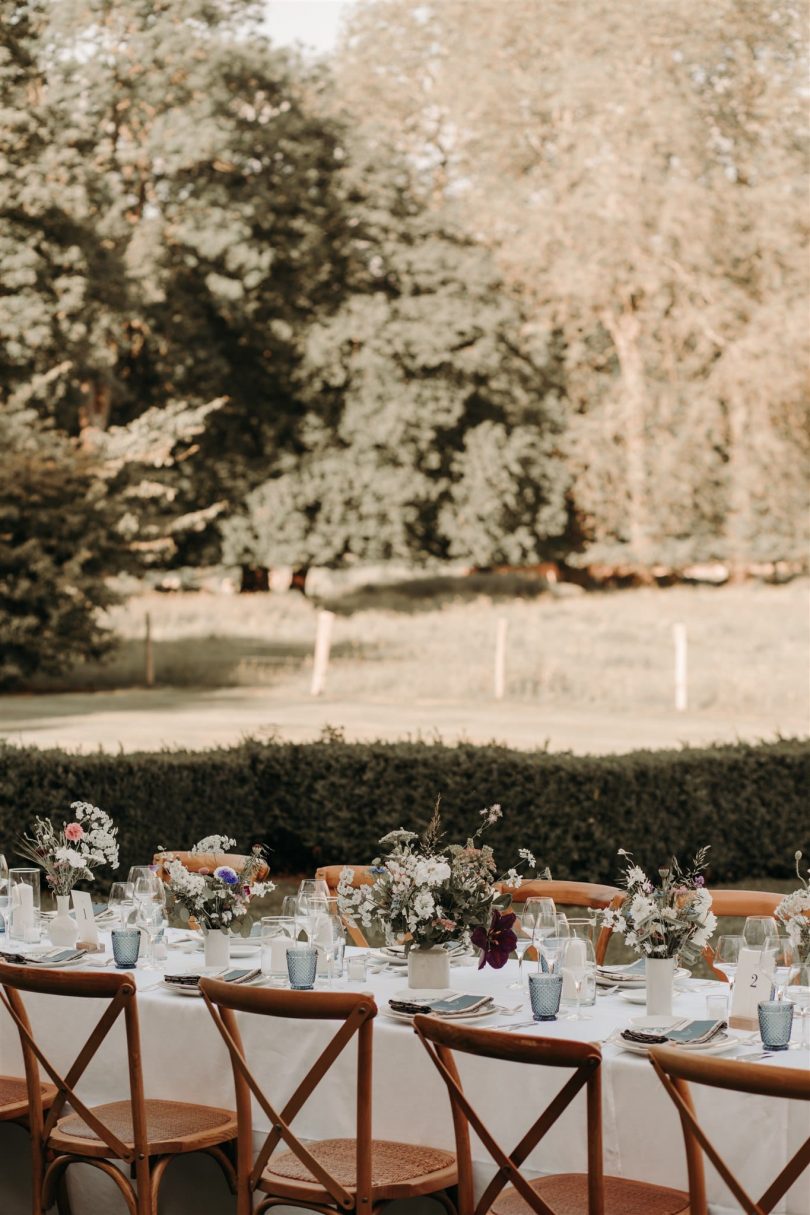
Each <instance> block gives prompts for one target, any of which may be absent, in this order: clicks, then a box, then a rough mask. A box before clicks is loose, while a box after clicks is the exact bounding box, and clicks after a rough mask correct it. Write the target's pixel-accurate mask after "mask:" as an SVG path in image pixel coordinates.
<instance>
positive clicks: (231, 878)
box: [163, 835, 274, 936]
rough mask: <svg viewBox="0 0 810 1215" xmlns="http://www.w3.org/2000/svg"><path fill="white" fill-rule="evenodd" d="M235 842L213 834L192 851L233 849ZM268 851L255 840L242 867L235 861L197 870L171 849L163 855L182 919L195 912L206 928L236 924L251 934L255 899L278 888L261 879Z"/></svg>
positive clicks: (169, 887) (243, 932)
mask: <svg viewBox="0 0 810 1215" xmlns="http://www.w3.org/2000/svg"><path fill="white" fill-rule="evenodd" d="M235 844H236V840H232V839H229V838H228V837H227V836H225V835H209V836H206V838H205V839H202V840H200V841H199V843H197V844H195V845H194V847H193V848H192V849H191V851H192V853H194V854H196V855H199V854H201V853H202V854H207V853H216V852H229V851H230V849H231V848H233V847H234V845H235ZM265 852H266V849H265V848H264V846H263V845H262V844H254V845H253V847H252V849H251V851H250V856H249V857H248V859H247V862H246V863H245V865H244V866H243V867H242V868H241V869H240V870H238V871H237V870H236V869H234V868H233V867H232V866H231V865H218V866H217V867H216V869H214V870H213V871H211V870H208V869H200V870H199V871H197V872H193V871H192V870H190V869H187V868H186V866H185V865H184V864H183V862H182V861H179V860H177V858H176V857H173V856H172V854H171V852H167V853H166V854H165V855H164V857H163V866H164V870H165V873H166V875H167V878H168V880H167V882H166V889H167V890H168V891H169V892H170V893H171V895H172V896H173V898H174V902H175V905H176V906H177V908H178V912H179V916H180V919H181V920H183V921H184V923H188V921H189V920H190V919H191V917H192V916H193V917H194V919H195V920H196V921H197V923H198V924H199V925H200V927H201V928H203V930H208V929H222V930H224V931H225V932H231V931H233V929H234V927H236V928H237V929H238V931H239V932H240V934H241V935H242V936H249V935H250V930H251V927H252V924H251V920H250V917H249V916H248V914H247V912H248V907H249V905H250V901H251V899H254V898H258V897H261V896H262V895H265V894H269V893H270V891H271V890H273V889H274V883H273V882H270V881H260V880H259V874H260V873H262V872H264V871H265V865H266V862H265Z"/></svg>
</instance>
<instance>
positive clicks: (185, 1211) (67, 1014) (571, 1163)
mask: <svg viewBox="0 0 810 1215" xmlns="http://www.w3.org/2000/svg"><path fill="white" fill-rule="evenodd" d="M514 967H515V964H514V963H510V964H509V966H508V967H507V968H505V969H504V970H502V971H492V970H490V969H486V970H483V971H478V970H477V969H476V968H475V966H460V967H455V968H454V969H453V971H452V982H453V986H454V987H456V988H457V989H459V990H464V991H470V992H478V991H486V992H492V993H493V994H495V995H496V997H497V998H498V999H499V1000H500V1001H502V1002H503V1003H504V1004H513V1003H516V1002H517V1001H518V1000H519V999H520V998H521V996H520V992H516V991H510V990H508V988H507V985H508V984H509V983H510V981H512V980H514V978H515V969H514ZM158 977H159V976H156V974H155V972H154V971H152V972H150V971H145V970H139V971H137V972H136V978H137V982H138V985H139V988H141V989H143V990H142V994H141V996H140V997H139V1008H140V1021H141V1036H142V1046H143V1059H144V1071H145V1078H146V1090H147V1095H148V1096H150V1097H156V1098H174V1099H175V1100H186V1101H196V1102H202V1103H208V1104H211V1105H220V1106H232V1105H233V1085H232V1076H231V1069H230V1065H229V1062H228V1058H227V1054H226V1050H225V1047H224V1044H223V1043H222V1041H221V1039H220V1037H219V1035H218V1033H217V1031H216V1028H215V1026H214V1024H213V1022H212V1021H211V1018H210V1015H209V1013H208V1011H207V1009H206V1007H205V1005H204V1003H203V1002H202V1000H200V999H195V998H193V997H189V996H182V995H178V994H176V993H174V992H171V991H166V990H162V989H160V988H155V987H154V986H153V984H154V983H155V982H156V979H157V978H158ZM404 985H405V980H404V977H403V976H397V975H393V976H392V975H390V974H380V975H372V976H370V978H369V980H368V982H367V983H366V984H364V985H362V987H361V985H360V984H348V983H346V982H343V983H342V984H340V986H342V987H343V988H344V989H346V990H361V989H365V990H370V991H372V992H373V993H374V995H375V997H376V999H377V1003H378V1006H379V1007H380V1008H382V1007H383V1006H384V1004H385V1003H386V1002H387V1000H388V999H389V998H390V997H391V996H392V995H394V993H396V992H399V991H401V990H402V989H403V987H404ZM717 989H718V990H719V989H720V987H719V985H717ZM709 990H711V987H709V986H707V985H705V984H704V985H700V987H695V988H693V989H692V990H690V991H689V992H687V993H684V994H680V995H678V996H677V997H676V1003H675V1007H674V1012H675V1013H676V1014H684V1015H687V1014H688V1015H695V1016H701V1015H704V1007H705V996H706V992H707V991H709ZM26 1001H27V1006H28V1009H29V1014H30V1016H31V1020H32V1023H33V1027H34V1031H35V1033H36V1035H37V1036H38V1038H39V1041H40V1043H41V1045H42V1046H43V1048H44V1050H45V1051H46V1053H47V1054H48V1055H49V1056H50V1058H51V1059H52V1060H53V1062H54V1063H55V1064H56V1065H57V1066H59V1067H67V1065H68V1063H69V1062H70V1061H71V1060H72V1059H73V1057H74V1056H75V1053H76V1051H77V1050H78V1047H79V1045H80V1044H81V1042H82V1041H83V1040H84V1038H85V1037H86V1036H87V1034H88V1033H89V1030H90V1028H91V1025H92V1024H93V1023H94V1022H95V1021H96V1020H97V1018H98V1016H99V1014H100V1011H101V1006H100V1005H99V1003H98V1002H97V1001H92V1000H84V1001H79V1000H66V999H64V998H56V997H32V996H27V997H26ZM526 1003H528V1001H526ZM589 1011H590V1012H591V1014H592V1019H591V1020H587V1021H579V1022H574V1021H570V1020H561V1021H557V1022H554V1023H544V1024H542V1025H537V1026H534V1027H532V1028H531V1029H528V1030H526V1031H525V1032H528V1033H533V1034H538V1035H541V1034H542V1035H548V1036H553V1037H558V1038H579V1039H584V1040H589V1041H600V1042H604V1041H605V1039H607V1038H608V1037H609V1036H610V1034H611V1033H612V1032H613V1031H614V1030H615V1029H616V1028H623V1027H624V1026H626V1025H627V1024H628V1022H629V1020H630V1018H631V1017H633V1016H637V1015H640V1014H643V1013H644V1008H643V1006H642V1007H639V1006H633V1005H631V1004H628V1003H626V1002H625V1001H623V1000H622V999H621V998H620V997H619V996H618V995H615V994H614V995H609V996H600V997H599V998H598V1000H597V1004H596V1006H595V1007H594V1008H592V1009H590V1010H589ZM526 1019H527V1016H526V1015H521V1016H519V1017H515V1018H509V1017H506V1016H494V1017H493V1018H492V1023H496V1022H497V1023H501V1024H506V1023H510V1022H514V1021H518V1020H520V1021H523V1020H526ZM486 1023H487V1022H481V1024H486ZM242 1032H243V1036H244V1040H245V1048H246V1051H247V1054H248V1058H249V1060H250V1062H251V1065H252V1067H253V1070H254V1074H255V1075H256V1076H257V1078H258V1079H259V1081H260V1082H261V1083H263V1084H264V1085H265V1087H266V1091H267V1092H268V1095H269V1096H270V1098H271V1100H272V1101H273V1102H274V1103H275V1104H276V1105H277V1106H279V1105H281V1104H283V1102H284V1100H285V1099H286V1097H287V1096H288V1095H289V1094H290V1093H291V1092H292V1091H293V1089H294V1088H295V1086H296V1083H297V1081H298V1080H299V1079H300V1077H301V1075H302V1074H303V1071H304V1070H305V1069H306V1065H307V1061H311V1060H312V1059H314V1058H315V1056H316V1054H317V1053H319V1051H320V1050H321V1049H322V1047H323V1045H324V1044H325V1042H326V1040H327V1039H328V1037H329V1036H330V1034H331V1032H333V1030H332V1029H330V1027H329V1026H328V1025H325V1024H323V1023H320V1022H294V1021H270V1020H268V1019H265V1018H258V1017H256V1018H245V1019H243V1021H242ZM795 1033H796V1034H798V1028H797V1029H796V1030H795ZM123 1043H124V1039H123V1026H122V1025H121V1024H119V1025H118V1026H116V1029H115V1031H114V1032H113V1034H112V1035H111V1036H110V1037H109V1038H108V1039H107V1041H106V1042H105V1044H104V1046H103V1047H102V1049H101V1050H100V1052H99V1054H98V1055H97V1056H96V1059H95V1060H94V1062H93V1065H92V1066H91V1068H90V1070H89V1071H88V1073H87V1074H86V1077H85V1080H84V1083H83V1087H80V1092H82V1093H83V1096H84V1100H85V1101H87V1102H89V1103H90V1104H97V1103H101V1102H104V1101H112V1100H117V1099H121V1098H123V1097H125V1096H126V1095H127V1092H128V1090H127V1078H126V1055H125V1051H124V1045H123ZM459 1062H460V1069H461V1074H462V1079H463V1081H464V1083H465V1086H466V1088H467V1090H468V1092H469V1095H470V1098H471V1100H472V1103H473V1105H474V1106H475V1107H476V1109H478V1110H479V1112H481V1113H482V1114H483V1115H484V1116H485V1119H486V1121H487V1122H488V1124H489V1126H490V1128H491V1130H492V1131H493V1133H494V1134H495V1136H496V1138H498V1139H499V1140H500V1141H501V1142H502V1143H503V1144H504V1146H505V1147H507V1149H509V1148H511V1147H512V1146H513V1145H514V1144H515V1143H517V1141H518V1140H519V1139H520V1137H521V1136H522V1134H523V1133H524V1131H525V1130H526V1128H527V1126H528V1125H529V1124H530V1123H531V1122H532V1121H533V1119H534V1118H535V1117H536V1116H537V1112H538V1111H539V1110H540V1108H541V1107H543V1106H545V1105H547V1104H548V1102H549V1100H550V1098H551V1097H552V1095H553V1094H554V1093H555V1092H556V1091H557V1090H558V1089H559V1087H560V1084H561V1081H562V1078H563V1077H564V1075H565V1074H566V1073H561V1072H558V1071H553V1070H551V1069H543V1068H540V1067H537V1068H533V1067H526V1066H519V1065H513V1064H509V1065H504V1064H498V1063H492V1062H488V1061H486V1060H482V1059H477V1058H467V1057H459ZM772 1063H775V1064H778V1065H781V1066H784V1065H786V1066H791V1067H797V1068H805V1069H806V1068H810V1052H807V1051H789V1052H785V1053H783V1054H781V1055H778V1056H773V1057H772V1058H771V1059H770V1060H768V1059H766V1060H762V1061H761V1063H760V1064H759V1065H760V1066H762V1067H768V1066H770V1065H771V1064H772ZM354 1068H355V1055H354V1051H353V1050H352V1049H351V1048H349V1049H348V1050H347V1051H345V1052H344V1054H343V1056H341V1058H340V1059H339V1060H338V1061H337V1063H336V1064H335V1065H334V1067H333V1068H332V1070H331V1071H330V1072H329V1074H328V1076H327V1078H326V1080H325V1081H324V1082H323V1084H322V1085H321V1087H320V1088H319V1089H318V1090H316V1092H315V1094H313V1096H312V1097H311V1098H310V1100H309V1102H308V1103H307V1104H306V1105H305V1107H304V1109H303V1110H302V1111H301V1113H300V1114H299V1115H298V1118H297V1119H296V1121H295V1127H296V1130H297V1131H298V1133H299V1134H300V1135H301V1136H302V1138H308V1139H315V1138H322V1137H323V1138H325V1137H335V1136H344V1135H345V1136H351V1135H352V1134H353V1133H354ZM20 1072H21V1062H20V1054H19V1043H18V1040H17V1036H16V1030H15V1028H14V1026H13V1024H12V1023H11V1021H10V1018H9V1017H8V1015H7V1013H6V1012H5V1010H2V1009H0V1073H5V1074H20ZM373 1092H374V1113H373V1116H374V1134H375V1135H376V1136H377V1137H378V1138H385V1139H397V1140H401V1141H405V1142H412V1143H425V1144H431V1145H433V1146H437V1147H446V1148H449V1149H452V1147H453V1136H452V1126H451V1121H450V1111H449V1103H448V1099H447V1095H446V1090H445V1088H444V1086H443V1084H442V1082H441V1080H440V1078H439V1076H438V1074H437V1073H436V1071H435V1069H434V1067H433V1064H432V1063H431V1062H430V1060H429V1059H428V1057H427V1055H426V1053H425V1051H424V1048H423V1047H422V1045H421V1044H420V1042H419V1041H418V1039H417V1038H416V1036H415V1034H414V1033H413V1030H412V1029H411V1027H410V1026H409V1025H405V1024H400V1023H396V1022H394V1021H392V1020H389V1019H387V1018H386V1017H384V1016H383V1015H380V1016H378V1017H377V1019H376V1022H375V1030H374V1084H373ZM695 1097H696V1104H697V1110H698V1115H699V1116H700V1117H701V1119H702V1121H703V1124H704V1126H705V1128H706V1130H707V1132H708V1134H709V1136H710V1137H711V1138H712V1139H713V1140H714V1142H715V1144H716V1145H717V1147H718V1149H719V1150H720V1151H721V1153H722V1154H723V1155H724V1156H725V1158H726V1159H727V1160H728V1161H729V1163H730V1164H731V1165H732V1167H733V1168H734V1169H735V1171H736V1173H737V1175H738V1176H739V1178H740V1180H741V1181H742V1183H743V1184H744V1185H746V1186H747V1187H749V1188H750V1190H751V1192H752V1193H753V1195H754V1196H755V1197H756V1196H758V1195H759V1194H760V1193H761V1192H762V1191H763V1190H764V1189H765V1188H766V1187H767V1186H768V1185H769V1184H770V1182H771V1181H772V1180H773V1177H774V1176H775V1175H776V1173H777V1172H778V1170H779V1168H781V1166H782V1164H783V1163H784V1162H785V1161H786V1159H787V1157H788V1154H789V1153H792V1152H793V1151H794V1150H795V1149H796V1147H797V1146H798V1145H799V1144H800V1143H801V1142H802V1141H803V1140H804V1138H805V1137H806V1136H807V1134H808V1133H809V1132H810V1103H806V1102H805V1103H801V1102H790V1101H782V1100H774V1099H764V1098H758V1097H752V1096H746V1095H739V1094H735V1093H728V1092H722V1091H720V1090H708V1089H703V1090H701V1089H696V1090H695ZM603 1115H604V1145H605V1171H606V1173H612V1174H616V1175H620V1176H624V1177H632V1178H638V1179H640V1180H645V1181H655V1182H658V1183H660V1184H662V1185H670V1186H675V1187H678V1188H683V1189H686V1185H687V1183H686V1169H685V1159H684V1151H683V1139H682V1134H681V1130H680V1124H679V1122H678V1119H677V1116H676V1112H675V1109H674V1107H673V1105H672V1103H671V1101H670V1099H669V1097H668V1096H667V1095H666V1093H665V1092H664V1090H663V1088H662V1086H661V1084H660V1082H659V1080H658V1079H657V1077H656V1075H655V1073H654V1072H653V1069H652V1067H651V1066H650V1064H649V1062H648V1061H647V1059H646V1058H642V1057H639V1056H636V1055H632V1054H629V1053H627V1052H624V1051H622V1050H620V1049H619V1048H617V1047H616V1046H613V1045H611V1044H607V1045H605V1046H604V1067H603ZM256 1130H257V1132H261V1131H263V1130H266V1120H265V1119H264V1116H263V1115H262V1114H261V1112H260V1111H258V1112H257V1119H256ZM584 1136H585V1120H584V1097H583V1095H582V1094H580V1096H579V1097H578V1098H577V1099H576V1101H575V1102H574V1104H573V1105H572V1106H571V1107H570V1108H569V1110H568V1111H566V1113H565V1114H564V1115H563V1117H562V1119H561V1120H560V1121H559V1122H558V1123H557V1125H556V1126H555V1127H554V1128H553V1130H552V1131H551V1133H550V1134H549V1135H548V1136H547V1138H546V1139H545V1140H544V1141H543V1142H542V1143H541V1145H540V1146H539V1147H538V1149H537V1150H536V1151H535V1152H534V1153H533V1155H532V1156H531V1157H530V1159H529V1161H528V1162H527V1164H528V1171H529V1172H565V1171H571V1170H581V1169H583V1168H584V1166H585V1142H584ZM24 1145H25V1138H24V1134H23V1132H22V1131H20V1130H19V1129H17V1128H11V1127H2V1126H0V1211H2V1212H3V1215H23V1213H24V1212H27V1211H28V1210H30V1202H29V1199H28V1198H27V1197H26V1194H27V1187H28V1176H27V1169H28V1162H27V1154H26V1151H25V1146H24ZM473 1154H474V1158H475V1161H476V1166H477V1167H479V1166H480V1169H481V1179H482V1181H483V1180H485V1178H486V1176H487V1175H491V1171H492V1169H491V1163H490V1161H489V1160H488V1158H487V1156H486V1153H485V1152H484V1150H483V1148H482V1147H481V1145H480V1144H479V1143H478V1142H477V1141H476V1140H474V1141H473ZM71 1172H72V1175H73V1178H72V1182H71V1189H72V1194H73V1195H74V1196H75V1199H76V1201H75V1205H74V1210H75V1211H76V1212H77V1215H113V1212H115V1211H116V1210H117V1209H118V1205H117V1204H118V1200H117V1199H116V1198H115V1197H114V1196H113V1187H112V1186H111V1185H110V1183H109V1182H107V1181H106V1179H104V1178H101V1177H99V1176H98V1175H97V1174H95V1173H94V1174H92V1175H91V1174H90V1173H89V1170H86V1169H85V1168H84V1167H80V1168H74V1169H73V1170H72V1171H71ZM81 1174H84V1176H81ZM173 1174H174V1175H173ZM708 1186H709V1198H710V1203H711V1210H712V1213H713V1215H732V1213H733V1212H736V1211H738V1209H739V1208H738V1207H736V1205H735V1204H734V1202H733V1199H732V1198H731V1196H730V1195H729V1193H728V1191H727V1189H726V1188H725V1186H724V1185H723V1184H722V1183H721V1181H720V1180H719V1178H718V1177H717V1176H716V1174H715V1173H714V1171H713V1170H712V1169H711V1168H709V1169H708ZM162 1197H163V1201H162V1208H161V1210H162V1215H164V1212H165V1215H226V1213H227V1212H230V1211H232V1210H233V1201H232V1199H231V1197H230V1195H229V1194H228V1192H227V1190H226V1188H225V1185H224V1182H223V1181H222V1180H221V1176H220V1175H219V1174H218V1173H217V1169H216V1166H215V1165H214V1164H213V1163H211V1162H209V1161H207V1160H205V1161H203V1160H202V1158H201V1157H195V1158H193V1159H192V1160H191V1161H184V1162H180V1163H179V1164H177V1165H175V1166H173V1167H172V1169H170V1170H169V1173H168V1174H167V1181H166V1183H165V1190H164V1192H163V1195H162ZM121 1209H123V1208H121ZM777 1211H778V1212H779V1213H782V1215H810V1182H808V1176H807V1174H805V1176H804V1177H803V1178H802V1179H801V1180H800V1182H799V1183H797V1184H796V1185H795V1186H794V1187H793V1189H792V1190H791V1191H790V1193H789V1194H788V1195H787V1197H786V1199H785V1201H784V1202H783V1203H782V1204H781V1205H780V1206H779V1207H778V1208H777Z"/></svg>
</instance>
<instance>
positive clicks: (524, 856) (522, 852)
mask: <svg viewBox="0 0 810 1215" xmlns="http://www.w3.org/2000/svg"><path fill="white" fill-rule="evenodd" d="M518 856H519V857H520V859H521V860H522V861H525V862H526V864H527V865H529V866H530V867H531V868H532V869H534V867H535V865H536V864H537V861H536V860H535V859H534V855H533V854H532V853H531V852H530V851H529V849H528V848H518Z"/></svg>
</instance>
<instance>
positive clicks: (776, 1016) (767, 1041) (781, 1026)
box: [757, 1000, 793, 1050]
mask: <svg viewBox="0 0 810 1215" xmlns="http://www.w3.org/2000/svg"><path fill="white" fill-rule="evenodd" d="M757 1012H758V1013H759V1032H760V1036H761V1038H762V1045H763V1046H764V1047H765V1049H766V1050H787V1048H788V1046H789V1044H790V1031H791V1030H792V1028H793V1001H792V1000H762V1001H760V1003H759V1004H758V1005H757Z"/></svg>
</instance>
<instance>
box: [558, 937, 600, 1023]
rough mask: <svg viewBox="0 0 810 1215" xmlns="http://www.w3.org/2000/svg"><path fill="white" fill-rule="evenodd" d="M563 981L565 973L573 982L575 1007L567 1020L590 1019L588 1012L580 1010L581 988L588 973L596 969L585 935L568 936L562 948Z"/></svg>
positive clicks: (591, 944) (592, 952)
mask: <svg viewBox="0 0 810 1215" xmlns="http://www.w3.org/2000/svg"><path fill="white" fill-rule="evenodd" d="M561 964H562V973H563V983H564V982H565V977H566V975H567V976H569V977H570V979H571V981H572V982H573V984H574V992H575V994H576V1000H577V1003H576V1008H575V1009H574V1011H573V1012H572V1013H571V1015H570V1016H569V1018H568V1020H569V1021H590V1020H591V1019H592V1018H591V1015H590V1013H584V1012H583V1011H582V989H583V987H584V985H585V980H586V979H587V978H588V975H589V974H593V973H594V971H595V970H596V958H595V956H594V950H593V943H592V942H591V941H589V940H588V939H587V937H569V938H568V940H567V941H566V942H565V945H564V946H563V950H562V959H561Z"/></svg>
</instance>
